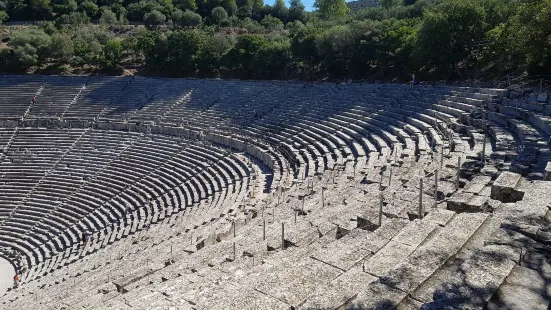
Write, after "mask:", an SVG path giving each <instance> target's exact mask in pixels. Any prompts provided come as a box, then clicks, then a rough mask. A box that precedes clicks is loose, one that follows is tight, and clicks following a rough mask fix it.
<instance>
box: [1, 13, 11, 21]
mask: <svg viewBox="0 0 551 310" xmlns="http://www.w3.org/2000/svg"><path fill="white" fill-rule="evenodd" d="M9 18H10V17H9V16H8V13H6V11H0V24H3V23H4V22H5V21H7V20H8V19H9Z"/></svg>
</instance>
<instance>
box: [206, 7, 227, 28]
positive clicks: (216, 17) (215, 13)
mask: <svg viewBox="0 0 551 310" xmlns="http://www.w3.org/2000/svg"><path fill="white" fill-rule="evenodd" d="M210 16H211V18H212V21H213V22H214V23H215V24H220V22H222V21H223V20H225V19H227V18H228V13H227V12H226V10H225V9H224V8H223V7H221V6H217V7H215V8H214V9H212V11H211V13H210Z"/></svg>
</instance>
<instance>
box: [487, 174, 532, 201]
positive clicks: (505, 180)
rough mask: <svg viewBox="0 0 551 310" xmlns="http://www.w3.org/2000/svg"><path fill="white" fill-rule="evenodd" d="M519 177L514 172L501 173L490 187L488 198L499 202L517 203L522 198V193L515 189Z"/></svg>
mask: <svg viewBox="0 0 551 310" xmlns="http://www.w3.org/2000/svg"><path fill="white" fill-rule="evenodd" d="M520 178H521V175H520V174H518V173H514V172H509V171H505V172H502V173H501V174H500V175H499V177H498V178H497V180H495V182H494V184H493V185H492V193H491V195H490V197H491V198H492V199H495V200H499V201H501V202H517V201H519V200H522V198H523V197H524V191H522V190H519V189H517V188H518V185H519V183H520Z"/></svg>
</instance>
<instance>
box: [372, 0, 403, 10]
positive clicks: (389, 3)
mask: <svg viewBox="0 0 551 310" xmlns="http://www.w3.org/2000/svg"><path fill="white" fill-rule="evenodd" d="M405 1H409V0H405ZM379 4H380V5H381V6H382V7H383V8H385V9H387V10H388V9H390V8H391V7H393V6H395V5H398V2H397V0H379Z"/></svg>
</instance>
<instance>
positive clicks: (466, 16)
mask: <svg viewBox="0 0 551 310" xmlns="http://www.w3.org/2000/svg"><path fill="white" fill-rule="evenodd" d="M484 27H485V25H484V11H483V10H482V9H481V8H480V7H479V6H476V5H475V4H474V2H471V1H464V0H448V1H445V2H442V3H441V4H440V5H438V6H437V7H436V8H435V10H432V11H430V12H428V13H426V14H425V17H424V19H423V21H422V23H421V25H420V28H419V32H418V35H417V42H416V44H415V45H416V46H415V48H416V50H415V54H416V56H417V60H418V64H417V66H418V67H421V64H425V65H429V66H433V67H435V68H437V69H440V70H444V71H449V72H453V71H454V70H456V69H457V65H458V63H459V62H460V61H462V60H464V59H471V58H472V57H473V54H472V52H473V51H474V50H475V48H476V47H477V45H478V44H480V43H481V41H482V39H483V38H484Z"/></svg>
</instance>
